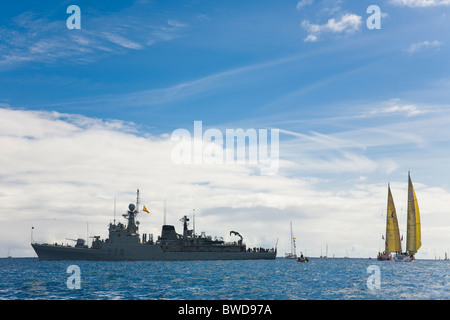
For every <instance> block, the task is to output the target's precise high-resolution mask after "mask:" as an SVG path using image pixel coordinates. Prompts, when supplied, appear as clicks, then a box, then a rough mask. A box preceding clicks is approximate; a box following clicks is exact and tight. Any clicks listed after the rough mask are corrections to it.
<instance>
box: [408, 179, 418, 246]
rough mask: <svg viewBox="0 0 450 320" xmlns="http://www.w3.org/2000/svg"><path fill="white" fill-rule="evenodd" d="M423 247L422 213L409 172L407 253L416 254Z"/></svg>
mask: <svg viewBox="0 0 450 320" xmlns="http://www.w3.org/2000/svg"><path fill="white" fill-rule="evenodd" d="M421 245H422V239H421V232H420V213H419V206H418V204H417V198H416V193H415V192H414V187H413V184H412V181H411V177H410V176H409V172H408V224H407V240H406V251H407V252H409V253H410V254H414V253H416V252H417V250H419V248H420V246H421Z"/></svg>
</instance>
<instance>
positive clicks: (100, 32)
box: [0, 12, 188, 70]
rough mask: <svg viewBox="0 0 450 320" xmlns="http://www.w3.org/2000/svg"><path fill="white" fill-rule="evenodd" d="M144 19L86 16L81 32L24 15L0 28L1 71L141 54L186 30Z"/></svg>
mask: <svg viewBox="0 0 450 320" xmlns="http://www.w3.org/2000/svg"><path fill="white" fill-rule="evenodd" d="M146 18H148V17H146V16H145V17H140V16H139V15H136V14H135V15H132V14H130V13H127V12H124V13H112V14H110V15H102V16H98V17H95V16H94V17H89V16H87V17H83V20H82V25H81V29H80V30H70V31H69V30H68V29H67V28H66V27H65V25H64V24H62V23H61V21H53V20H51V19H49V18H47V17H46V16H45V15H44V16H37V15H36V14H34V13H32V12H24V13H22V14H20V15H18V16H16V17H14V18H13V19H12V22H11V24H10V25H8V26H3V27H1V28H0V43H1V44H0V70H2V69H9V68H14V67H16V66H19V65H22V64H23V63H26V62H28V63H29V62H44V63H54V62H55V61H59V59H61V58H66V59H67V58H70V59H71V61H76V62H82V63H86V62H92V61H95V60H97V59H99V58H100V57H102V56H103V55H104V54H113V53H116V54H117V53H122V52H124V51H126V50H141V49H144V48H146V47H148V46H151V45H154V44H155V43H157V42H160V41H170V40H173V39H175V38H177V37H178V36H179V35H180V33H181V32H182V31H183V30H185V29H186V28H187V27H188V25H187V24H186V23H182V22H180V21H177V20H173V19H168V20H166V21H165V22H160V23H159V24H156V23H155V24H149V23H148V21H147V19H146Z"/></svg>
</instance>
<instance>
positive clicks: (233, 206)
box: [0, 109, 450, 257]
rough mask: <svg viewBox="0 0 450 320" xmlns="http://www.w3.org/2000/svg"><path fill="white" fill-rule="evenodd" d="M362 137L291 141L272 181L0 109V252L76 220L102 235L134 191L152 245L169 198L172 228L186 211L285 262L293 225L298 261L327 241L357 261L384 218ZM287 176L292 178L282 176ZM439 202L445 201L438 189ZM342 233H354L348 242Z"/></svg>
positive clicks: (72, 119) (126, 127) (127, 134)
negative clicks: (348, 179) (177, 160)
mask: <svg viewBox="0 0 450 320" xmlns="http://www.w3.org/2000/svg"><path fill="white" fill-rule="evenodd" d="M444 120H445V119H443V122H445V121H444ZM395 127H397V125H396V126H395ZM408 128H409V126H408ZM408 128H406V127H405V128H402V130H408ZM187 129H189V128H187ZM369 129H370V128H369ZM363 130H364V129H361V131H359V132H342V133H337V134H327V135H325V134H320V133H317V132H313V133H311V134H310V135H303V136H302V135H297V136H296V137H297V138H298V140H297V141H291V142H288V143H287V142H284V145H282V146H281V147H282V150H280V155H281V156H282V159H281V161H280V164H281V166H282V168H281V170H280V171H279V174H278V175H275V176H261V175H259V174H257V173H258V172H259V170H258V168H255V167H253V166H249V165H175V164H173V163H172V161H171V150H172V146H173V144H172V143H171V141H170V138H169V137H168V135H162V136H152V135H149V134H142V133H141V132H139V131H137V130H136V127H135V126H134V125H133V124H132V123H127V122H123V121H118V120H115V121H112V120H108V121H106V120H102V119H93V118H88V117H84V116H80V115H73V114H62V113H58V112H46V111H41V112H38V111H25V110H11V109H0V145H1V146H2V153H1V154H0V220H1V224H0V252H7V250H8V248H11V250H12V253H13V255H14V256H30V255H32V249H31V247H30V246H29V237H30V229H31V226H34V227H35V230H34V239H35V240H38V241H48V242H55V241H58V242H62V241H63V242H65V241H66V240H65V238H66V237H69V238H76V237H78V236H84V235H85V234H86V222H89V231H90V235H94V234H95V235H100V236H101V237H106V236H107V234H106V224H107V223H108V222H109V221H111V220H112V218H113V204H114V197H115V196H117V216H116V219H121V213H122V212H123V210H125V208H126V207H127V205H128V203H130V202H133V201H134V199H135V194H134V192H135V189H136V188H138V187H139V188H140V190H141V197H142V202H143V204H145V205H146V207H147V208H149V209H150V211H151V212H152V214H151V215H142V216H140V217H139V218H138V219H139V220H140V221H141V232H146V233H153V234H154V236H155V237H156V236H157V235H158V234H159V233H160V226H161V224H162V212H163V201H164V199H167V222H168V223H170V224H174V225H175V226H176V227H177V228H179V227H180V226H179V222H178V219H179V218H180V215H183V214H185V213H187V212H189V211H190V210H192V208H195V209H196V228H197V230H199V231H206V232H207V233H208V234H212V235H217V236H225V237H226V236H227V233H228V232H229V230H234V229H238V231H239V232H240V233H241V234H242V235H243V236H244V238H245V240H246V242H247V244H248V245H250V246H260V245H261V246H270V247H271V246H274V244H275V242H276V239H277V238H279V239H280V241H279V243H278V249H279V255H283V254H284V252H286V251H287V250H288V248H289V241H288V239H289V238H288V234H289V221H291V220H292V221H293V224H294V232H296V233H297V235H302V236H301V237H300V236H298V239H302V240H301V241H299V243H300V242H301V244H299V247H301V248H302V250H303V249H306V250H307V253H308V255H312V256H314V255H319V254H320V247H321V246H322V247H323V246H324V241H325V240H324V239H328V241H329V244H330V255H331V253H335V254H336V256H343V255H344V254H345V248H350V247H352V246H354V245H355V244H359V245H361V249H360V250H359V251H357V252H355V253H354V254H355V256H369V255H370V256H372V257H373V256H374V255H375V254H376V252H377V251H378V249H379V248H377V247H376V244H374V242H376V241H374V239H376V238H377V237H378V236H379V232H382V230H378V229H376V228H375V227H374V226H379V225H381V224H382V223H381V222H380V221H379V220H380V219H379V212H382V211H384V206H385V197H386V186H385V185H384V184H382V185H377V184H374V183H373V181H372V179H371V178H370V173H371V172H374V170H375V171H376V170H378V167H380V166H381V165H383V166H384V165H385V164H386V163H383V162H380V161H379V160H374V159H372V158H370V157H369V156H367V155H364V154H363V153H364V152H365V150H366V149H365V148H366V144H368V142H367V141H364V139H365V138H366V137H367V136H364V132H363ZM386 131H391V130H390V128H386ZM367 132H369V130H368V131H366V132H365V133H367ZM292 136H295V134H292ZM384 138H385V137H383V136H382V137H380V138H379V140H382V139H384ZM385 143H389V141H387V142H385ZM282 144H283V142H282ZM295 144H296V145H295ZM295 150H296V153H295V154H284V153H283V152H284V151H290V152H293V151H295ZM330 150H331V153H330ZM302 166H305V167H304V168H302ZM311 169H312V170H313V171H314V172H322V173H325V176H327V177H328V179H329V180H330V181H325V180H323V178H322V179H320V178H311V177H310V176H308V175H311V174H314V173H310V172H309V170H311ZM292 170H294V171H295V170H296V171H297V173H296V174H294V175H291V174H290V173H292V172H293V171H292ZM383 170H384V169H383ZM299 172H300V175H302V176H303V177H302V178H298V176H299ZM345 172H353V173H354V175H352V177H354V178H358V177H360V176H361V175H363V176H364V177H367V178H365V179H362V180H359V181H356V182H355V181H353V182H352V183H351V185H348V184H346V183H345V181H341V180H340V182H339V183H337V182H336V181H333V179H332V178H331V176H332V175H333V174H334V173H338V174H342V173H345ZM383 172H386V171H383ZM354 180H355V179H354ZM393 184H394V181H391V185H393ZM416 193H417V195H418V197H420V201H421V205H422V206H423V207H421V212H422V211H423V212H424V220H423V221H424V226H425V225H426V226H427V227H426V228H425V227H424V230H431V229H433V230H438V229H439V225H438V224H437V223H434V222H433V221H432V220H431V219H428V221H427V218H426V217H427V214H430V212H431V213H433V215H436V216H439V218H440V222H439V223H440V224H441V223H442V221H445V220H446V219H448V218H446V217H447V216H446V215H445V212H444V211H445V206H443V207H442V206H441V203H442V201H437V202H436V201H435V198H434V197H433V196H432V194H433V192H432V190H431V189H429V188H428V187H427V186H424V185H422V186H421V185H418V186H417V190H416ZM439 198H440V199H442V198H450V195H449V193H448V192H446V191H445V190H443V189H440V190H439ZM433 202H435V203H437V204H436V205H433ZM441 207H442V208H441ZM361 208H364V215H361ZM11 213H14V214H11ZM425 222H426V223H425ZM449 222H450V221H449ZM349 230H355V232H354V234H352V235H351V236H349V232H348V231H349ZM424 232H427V233H429V231H424ZM436 233H437V235H428V238H427V242H426V243H425V242H424V248H425V249H426V247H427V246H428V243H429V242H430V241H432V240H430V237H432V236H434V237H436V236H437V237H442V235H445V234H449V230H448V228H447V229H446V228H443V229H441V230H438V231H436ZM368 235H369V236H368ZM331 243H332V244H331ZM433 254H434V251H433Z"/></svg>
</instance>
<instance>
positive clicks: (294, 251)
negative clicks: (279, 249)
mask: <svg viewBox="0 0 450 320" xmlns="http://www.w3.org/2000/svg"><path fill="white" fill-rule="evenodd" d="M284 257H285V258H286V259H297V248H296V247H295V238H294V235H293V233H292V221H291V252H287V253H285V255H284Z"/></svg>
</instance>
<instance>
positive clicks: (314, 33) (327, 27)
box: [301, 13, 362, 42]
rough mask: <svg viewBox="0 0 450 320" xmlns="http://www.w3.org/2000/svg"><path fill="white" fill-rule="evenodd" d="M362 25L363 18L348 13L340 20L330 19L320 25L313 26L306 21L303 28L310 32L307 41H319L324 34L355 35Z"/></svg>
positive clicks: (302, 24)
mask: <svg viewBox="0 0 450 320" xmlns="http://www.w3.org/2000/svg"><path fill="white" fill-rule="evenodd" d="M361 25H362V18H361V16H358V15H356V14H351V13H346V14H345V15H343V16H342V17H341V18H340V19H339V20H336V19H334V18H332V19H329V20H328V22H327V23H325V24H322V25H319V24H313V23H311V22H309V21H308V20H304V21H302V23H301V26H302V27H303V28H304V29H305V30H306V31H308V32H309V35H308V36H307V37H306V38H305V39H304V41H305V42H307V41H317V38H318V36H319V35H321V34H323V33H348V34H349V33H354V32H356V31H358V30H359V28H360V27H361Z"/></svg>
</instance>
